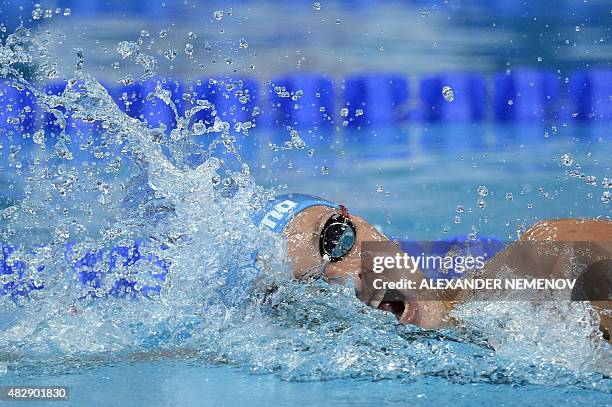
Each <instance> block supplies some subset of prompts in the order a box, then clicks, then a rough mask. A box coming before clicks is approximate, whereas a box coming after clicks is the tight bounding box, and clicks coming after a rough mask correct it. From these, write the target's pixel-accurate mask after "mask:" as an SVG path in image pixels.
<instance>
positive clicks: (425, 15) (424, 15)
mask: <svg viewBox="0 0 612 407" xmlns="http://www.w3.org/2000/svg"><path fill="white" fill-rule="evenodd" d="M428 16H429V12H428V11H427V10H423V11H421V17H428Z"/></svg>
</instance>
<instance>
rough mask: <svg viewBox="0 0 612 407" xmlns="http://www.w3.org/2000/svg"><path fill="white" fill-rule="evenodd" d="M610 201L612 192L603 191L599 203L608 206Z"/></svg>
mask: <svg viewBox="0 0 612 407" xmlns="http://www.w3.org/2000/svg"><path fill="white" fill-rule="evenodd" d="M610 201H612V192H610V191H604V193H603V194H602V195H601V202H603V203H605V204H608V203H610Z"/></svg>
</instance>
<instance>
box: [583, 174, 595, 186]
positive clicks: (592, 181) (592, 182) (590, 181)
mask: <svg viewBox="0 0 612 407" xmlns="http://www.w3.org/2000/svg"><path fill="white" fill-rule="evenodd" d="M584 181H585V182H586V183H587V185H597V177H596V176H594V175H587V176H586V178H585V179H584Z"/></svg>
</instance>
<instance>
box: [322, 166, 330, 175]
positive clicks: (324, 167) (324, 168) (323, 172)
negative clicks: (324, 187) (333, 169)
mask: <svg viewBox="0 0 612 407" xmlns="http://www.w3.org/2000/svg"><path fill="white" fill-rule="evenodd" d="M321 174H322V175H329V167H328V166H327V165H325V164H323V165H322V166H321Z"/></svg>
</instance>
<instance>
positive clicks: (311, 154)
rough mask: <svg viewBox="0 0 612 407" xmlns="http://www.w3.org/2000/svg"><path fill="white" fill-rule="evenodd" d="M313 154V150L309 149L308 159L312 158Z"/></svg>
mask: <svg viewBox="0 0 612 407" xmlns="http://www.w3.org/2000/svg"><path fill="white" fill-rule="evenodd" d="M314 154H315V149H314V148H311V149H310V150H308V157H312V156H313V155H314Z"/></svg>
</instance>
